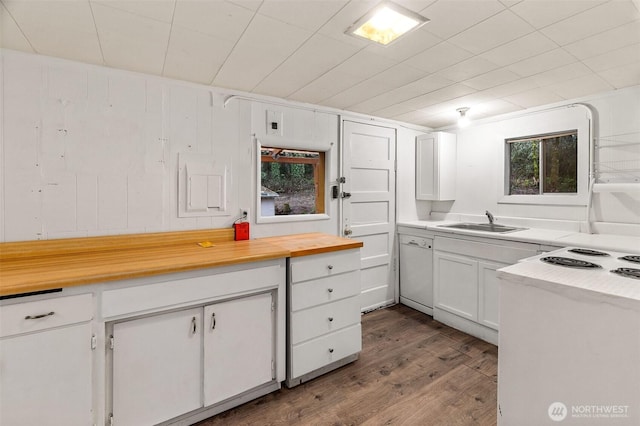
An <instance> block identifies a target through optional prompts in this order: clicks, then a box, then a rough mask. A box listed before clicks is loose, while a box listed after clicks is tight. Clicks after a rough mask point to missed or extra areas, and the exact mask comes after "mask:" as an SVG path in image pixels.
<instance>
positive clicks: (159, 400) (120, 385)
mask: <svg viewBox="0 0 640 426" xmlns="http://www.w3.org/2000/svg"><path fill="white" fill-rule="evenodd" d="M201 324H202V308H197V309H188V310H183V311H178V312H171V313H168V314H162V315H154V316H150V317H146V318H142V319H137V320H132V321H125V322H121V323H116V324H114V326H113V392H112V395H113V420H114V424H117V425H152V424H157V423H160V422H163V421H165V420H168V419H171V418H173V417H176V416H179V415H181V414H183V413H186V412H189V411H192V410H195V409H197V408H200V407H201V400H200V398H201V396H200V392H201V391H200V386H201V385H200V383H201V378H200V371H201V365H200V364H201V340H202V334H201V332H200V331H201V330H200V328H201Z"/></svg>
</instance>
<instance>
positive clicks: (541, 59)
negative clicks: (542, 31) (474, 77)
mask: <svg viewBox="0 0 640 426" xmlns="http://www.w3.org/2000/svg"><path fill="white" fill-rule="evenodd" d="M573 62H576V58H574V57H573V56H571V55H570V54H569V53H567V52H566V51H565V50H564V49H554V50H551V51H549V52H545V53H542V54H540V55H537V56H534V57H531V58H528V59H525V60H523V61H520V62H516V63H515V64H511V65H509V66H507V67H506V68H507V69H508V70H509V71H513V72H515V73H516V74H518V75H521V76H523V77H529V76H531V75H534V74H539V73H541V72H544V71H548V70H552V69H554V68H558V67H561V66H563V65H567V64H570V63H573Z"/></svg>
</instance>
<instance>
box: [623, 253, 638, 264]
mask: <svg viewBox="0 0 640 426" xmlns="http://www.w3.org/2000/svg"><path fill="white" fill-rule="evenodd" d="M620 260H626V261H628V262H633V263H640V255H635V254H634V255H628V256H622V257H621V258H620Z"/></svg>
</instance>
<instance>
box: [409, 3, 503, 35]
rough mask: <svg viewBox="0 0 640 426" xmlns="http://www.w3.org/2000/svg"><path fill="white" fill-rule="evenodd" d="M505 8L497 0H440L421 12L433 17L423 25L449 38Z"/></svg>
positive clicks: (436, 33)
mask: <svg viewBox="0 0 640 426" xmlns="http://www.w3.org/2000/svg"><path fill="white" fill-rule="evenodd" d="M504 9H505V7H504V5H502V4H501V3H500V2H499V1H496V0H485V1H477V0H462V1H438V2H436V3H434V4H433V5H431V6H429V7H427V8H426V9H424V10H422V11H421V12H420V13H421V14H422V15H424V16H425V17H427V18H429V19H431V22H429V23H428V24H426V25H425V26H424V27H422V28H423V29H424V30H425V31H428V32H430V33H432V34H434V35H436V36H438V37H440V38H442V39H448V38H449V37H451V36H454V35H456V34H458V33H460V32H462V31H464V30H466V29H467V28H470V27H472V26H473V25H476V24H478V23H480V22H482V21H484V20H485V19H487V18H489V17H491V16H493V15H495V14H497V13H499V12H501V11H503V10H504Z"/></svg>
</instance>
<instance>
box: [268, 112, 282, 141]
mask: <svg viewBox="0 0 640 426" xmlns="http://www.w3.org/2000/svg"><path fill="white" fill-rule="evenodd" d="M282 122H283V113H282V111H270V110H267V123H266V126H267V131H266V133H267V135H269V136H282V135H283V131H282V125H283V123H282Z"/></svg>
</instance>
